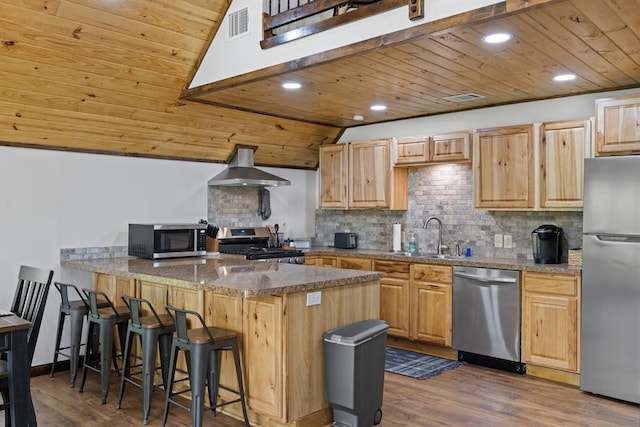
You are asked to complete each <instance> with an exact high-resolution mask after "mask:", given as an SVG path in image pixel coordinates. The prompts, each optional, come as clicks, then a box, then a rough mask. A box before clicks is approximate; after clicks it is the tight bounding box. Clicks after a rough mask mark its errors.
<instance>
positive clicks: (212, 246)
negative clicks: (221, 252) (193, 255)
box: [207, 236, 218, 252]
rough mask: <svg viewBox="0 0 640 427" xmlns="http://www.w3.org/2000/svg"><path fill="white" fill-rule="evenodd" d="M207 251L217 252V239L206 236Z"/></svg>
mask: <svg viewBox="0 0 640 427" xmlns="http://www.w3.org/2000/svg"><path fill="white" fill-rule="evenodd" d="M207 252H218V239H214V238H213V237H209V236H207Z"/></svg>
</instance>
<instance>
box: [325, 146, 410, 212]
mask: <svg viewBox="0 0 640 427" xmlns="http://www.w3.org/2000/svg"><path fill="white" fill-rule="evenodd" d="M345 159H346V164H345ZM345 188H346V191H345V190H344V189H345ZM407 206H408V192H407V170H406V169H403V168H395V167H392V164H391V140H389V139H382V140H375V141H361V142H350V143H347V144H337V145H332V146H331V145H326V146H321V147H320V208H321V209H393V210H406V209H407Z"/></svg>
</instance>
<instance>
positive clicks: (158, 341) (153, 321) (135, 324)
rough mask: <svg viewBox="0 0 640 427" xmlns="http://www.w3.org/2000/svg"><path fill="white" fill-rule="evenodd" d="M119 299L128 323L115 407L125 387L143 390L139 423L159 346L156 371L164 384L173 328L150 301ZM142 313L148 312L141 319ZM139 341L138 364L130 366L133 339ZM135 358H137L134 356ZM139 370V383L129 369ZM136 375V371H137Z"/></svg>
mask: <svg viewBox="0 0 640 427" xmlns="http://www.w3.org/2000/svg"><path fill="white" fill-rule="evenodd" d="M122 300H123V301H124V303H125V304H126V305H127V307H129V311H130V313H131V320H129V326H128V328H127V338H126V344H125V350H124V356H123V357H124V364H123V368H122V378H121V379H120V393H119V394H118V403H116V408H117V409H120V407H121V403H122V398H123V397H124V389H125V384H126V383H130V384H133V385H135V386H137V387H139V388H141V389H142V390H143V412H144V418H143V423H144V424H145V425H146V424H147V423H148V422H149V412H150V409H151V395H152V393H153V387H154V373H155V371H156V370H157V369H158V368H156V353H157V351H156V350H157V348H158V346H159V347H160V369H161V371H162V385H163V386H164V385H165V384H166V383H167V372H168V370H169V354H170V350H171V338H172V336H173V333H174V332H175V330H176V328H175V326H174V323H173V318H172V317H171V316H170V315H168V314H160V315H159V314H158V313H157V312H156V310H155V309H154V308H153V305H152V304H151V302H150V301H148V300H146V299H143V298H134V297H131V296H127V295H123V296H122ZM144 311H147V312H149V313H151V314H150V315H148V316H144V315H143V314H145V313H144ZM136 335H137V336H138V337H139V338H140V343H141V350H142V357H141V359H142V363H141V364H137V365H133V366H132V365H131V359H132V358H133V356H131V347H132V344H133V338H134V336H136ZM136 358H138V357H136ZM139 367H142V380H141V381H140V382H138V381H136V380H135V379H134V378H133V377H132V374H131V368H139ZM138 373H139V372H138Z"/></svg>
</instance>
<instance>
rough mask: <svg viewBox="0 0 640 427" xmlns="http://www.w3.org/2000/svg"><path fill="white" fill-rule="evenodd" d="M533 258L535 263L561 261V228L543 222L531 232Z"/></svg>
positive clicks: (562, 234) (562, 236)
mask: <svg viewBox="0 0 640 427" xmlns="http://www.w3.org/2000/svg"><path fill="white" fill-rule="evenodd" d="M531 239H532V241H533V242H532V243H533V260H534V262H535V263H536V264H560V263H561V262H562V241H563V240H564V233H563V232H562V228H560V227H558V226H556V225H551V224H545V225H541V226H539V227H538V228H536V229H535V230H533V231H532V232H531Z"/></svg>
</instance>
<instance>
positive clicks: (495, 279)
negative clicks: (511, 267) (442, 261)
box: [453, 272, 517, 283]
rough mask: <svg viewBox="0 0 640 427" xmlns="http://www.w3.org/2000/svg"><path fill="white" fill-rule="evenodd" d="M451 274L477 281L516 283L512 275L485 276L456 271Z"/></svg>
mask: <svg viewBox="0 0 640 427" xmlns="http://www.w3.org/2000/svg"><path fill="white" fill-rule="evenodd" d="M453 275H454V276H455V277H464V278H465V279H471V280H477V281H478V282H496V283H516V280H517V279H516V278H514V277H486V276H477V275H475V274H469V273H462V272H456V273H453Z"/></svg>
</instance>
